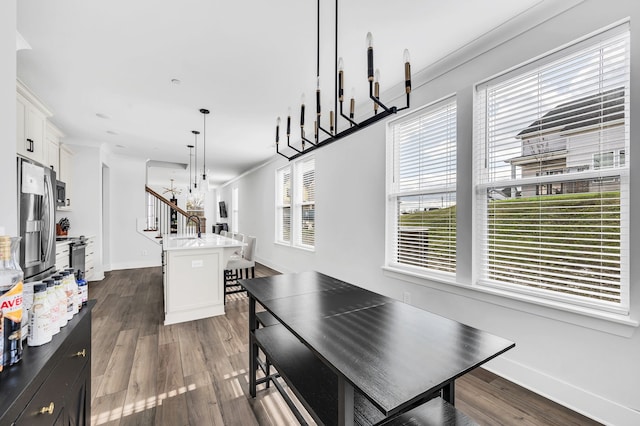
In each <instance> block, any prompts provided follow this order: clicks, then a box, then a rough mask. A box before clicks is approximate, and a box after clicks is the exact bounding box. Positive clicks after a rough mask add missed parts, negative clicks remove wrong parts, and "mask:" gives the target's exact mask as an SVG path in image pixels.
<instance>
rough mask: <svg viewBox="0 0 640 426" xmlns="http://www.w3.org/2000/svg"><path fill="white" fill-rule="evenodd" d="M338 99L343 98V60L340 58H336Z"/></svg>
mask: <svg viewBox="0 0 640 426" xmlns="http://www.w3.org/2000/svg"><path fill="white" fill-rule="evenodd" d="M338 100H339V101H340V102H342V101H343V100H344V62H343V61H342V58H339V59H338Z"/></svg>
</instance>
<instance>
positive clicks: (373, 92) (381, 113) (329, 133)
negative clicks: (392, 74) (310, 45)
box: [276, 0, 411, 161]
mask: <svg viewBox="0 0 640 426" xmlns="http://www.w3.org/2000/svg"><path fill="white" fill-rule="evenodd" d="M317 13H318V26H317V56H316V60H317V68H316V78H317V87H316V116H317V118H316V120H315V121H314V123H313V128H314V135H313V138H312V139H313V140H311V139H308V138H307V137H306V136H305V129H304V126H305V123H304V120H305V100H304V94H303V95H302V100H301V105H300V138H301V145H300V148H296V147H295V146H293V145H291V109H289V113H288V114H287V135H286V136H287V147H289V148H290V149H291V150H293V151H294V153H293V154H292V155H286V154H284V153H282V152H280V117H278V118H277V120H276V153H278V154H280V155H282V156H283V157H285V158H286V159H287V160H289V161H291V160H294V159H296V158H298V157H300V156H301V155H304V154H306V153H308V152H310V151H313V150H314V149H317V148H320V147H322V146H325V145H328V144H330V143H331V142H334V141H336V140H338V139H341V138H343V137H345V136H348V135H350V134H352V133H355V132H357V131H358V130H361V129H363V128H365V127H367V126H369V125H371V124H373V123H376V122H378V121H379V120H382V119H384V118H386V117H388V116H390V115H391V114H396V113H397V112H398V111H402V110H404V109H407V108H409V100H410V94H411V65H410V58H409V51H408V50H407V49H405V50H404V79H405V93H406V97H407V105H406V106H404V107H401V108H398V107H396V106H391V107H387V106H385V105H384V104H383V103H382V102H381V101H380V82H379V81H380V72H379V70H375V71H374V66H373V37H372V35H371V33H367V38H366V42H367V75H368V81H369V98H370V99H371V100H372V101H373V115H372V116H371V117H369V118H367V119H365V120H363V121H361V122H359V123H357V122H356V121H354V116H355V97H354V95H352V96H351V99H350V103H349V115H348V116H347V115H346V114H345V113H344V111H343V103H344V65H343V60H342V58H338V0H336V8H335V17H336V22H335V50H334V54H335V62H334V66H335V67H334V95H335V94H337V96H334V99H335V101H334V105H333V110H331V111H329V129H328V130H327V129H325V128H324V127H323V126H322V123H321V120H320V119H321V117H322V114H321V105H320V0H318V12H317ZM338 103H339V112H340V116H341V117H342V118H343V119H344V120H345V121H346V123H347V124H348V126H347V127H345V128H344V129H343V130H342V131H338V117H337V116H335V119H334V111H337V110H338ZM321 133H323V134H324V135H325V136H326V137H325V138H324V139H321V138H320V134H321Z"/></svg>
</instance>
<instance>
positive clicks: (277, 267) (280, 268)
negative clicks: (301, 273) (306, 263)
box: [256, 256, 296, 274]
mask: <svg viewBox="0 0 640 426" xmlns="http://www.w3.org/2000/svg"><path fill="white" fill-rule="evenodd" d="M256 262H258V263H260V264H262V265H264V266H266V267H268V268H271V269H273V270H275V271H278V272H282V273H283V274H293V273H295V272H296V271H293V270H291V269H289V268H286V267H284V266H282V265H278V264H276V263H273V262H270V261H268V260H266V259H263V258H261V257H258V256H256Z"/></svg>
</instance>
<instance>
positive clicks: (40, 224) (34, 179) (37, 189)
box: [18, 157, 56, 281]
mask: <svg viewBox="0 0 640 426" xmlns="http://www.w3.org/2000/svg"><path fill="white" fill-rule="evenodd" d="M55 183H56V173H55V172H54V171H53V170H51V169H50V168H49V167H44V166H42V165H41V164H38V163H36V162H34V161H31V160H28V159H26V158H22V157H18V218H19V221H20V222H19V229H20V236H21V237H22V240H21V241H20V267H21V268H22V271H23V272H24V277H25V281H37V280H41V279H43V278H46V277H47V276H48V275H50V274H51V273H52V272H54V270H55V262H56V250H55V248H56V233H55V214H56V211H55V209H56V207H55V205H56V204H55V203H56V196H55V193H54V188H55Z"/></svg>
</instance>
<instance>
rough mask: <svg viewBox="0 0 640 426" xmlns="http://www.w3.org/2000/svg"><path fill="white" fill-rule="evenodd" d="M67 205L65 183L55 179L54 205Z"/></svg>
mask: <svg viewBox="0 0 640 426" xmlns="http://www.w3.org/2000/svg"><path fill="white" fill-rule="evenodd" d="M66 205H67V185H66V184H65V183H64V182H61V181H59V180H57V181H56V206H58V207H64V206H66Z"/></svg>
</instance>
